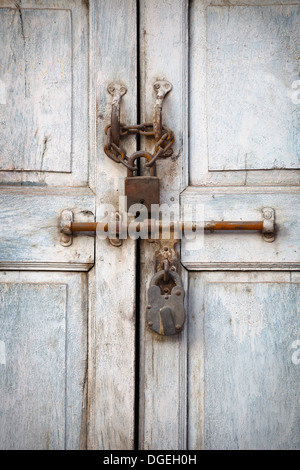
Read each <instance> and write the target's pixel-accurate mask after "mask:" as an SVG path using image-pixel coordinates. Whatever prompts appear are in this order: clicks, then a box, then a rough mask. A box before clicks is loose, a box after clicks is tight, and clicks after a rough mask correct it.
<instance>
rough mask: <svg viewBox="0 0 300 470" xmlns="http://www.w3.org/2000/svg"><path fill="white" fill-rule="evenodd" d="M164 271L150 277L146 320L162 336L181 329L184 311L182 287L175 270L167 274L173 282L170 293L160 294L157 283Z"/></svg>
mask: <svg viewBox="0 0 300 470" xmlns="http://www.w3.org/2000/svg"><path fill="white" fill-rule="evenodd" d="M164 274H165V272H164V271H159V272H158V273H156V274H155V275H154V277H153V278H152V281H151V284H150V287H149V290H148V304H149V305H148V306H147V312H146V320H147V324H148V326H149V328H150V329H151V330H153V331H155V333H158V334H159V335H163V336H173V335H177V334H178V333H180V332H181V331H182V328H183V325H184V322H185V318H186V313H185V308H184V289H183V286H182V281H181V278H180V276H179V274H177V273H176V272H173V271H170V272H169V276H171V277H172V279H173V280H174V282H175V284H176V285H175V287H173V289H172V291H171V294H170V295H165V294H162V292H161V289H160V287H159V286H158V283H159V282H160V281H161V280H162V279H163V278H164Z"/></svg>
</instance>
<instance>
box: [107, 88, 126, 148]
mask: <svg viewBox="0 0 300 470" xmlns="http://www.w3.org/2000/svg"><path fill="white" fill-rule="evenodd" d="M107 91H108V93H109V94H110V95H112V97H113V99H112V105H111V128H110V136H111V141H112V142H113V143H114V144H115V145H117V146H118V147H119V143H120V127H121V126H120V103H121V99H122V96H124V95H125V93H126V92H127V88H126V87H125V86H124V85H122V84H120V83H111V84H110V85H108V87H107Z"/></svg>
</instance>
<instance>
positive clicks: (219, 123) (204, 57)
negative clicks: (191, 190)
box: [189, 0, 300, 186]
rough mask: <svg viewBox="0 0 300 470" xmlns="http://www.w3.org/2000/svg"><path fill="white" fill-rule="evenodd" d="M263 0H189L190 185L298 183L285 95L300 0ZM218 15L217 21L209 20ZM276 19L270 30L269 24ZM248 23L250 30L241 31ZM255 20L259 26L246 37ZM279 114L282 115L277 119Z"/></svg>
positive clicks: (295, 71) (292, 121)
mask: <svg viewBox="0 0 300 470" xmlns="http://www.w3.org/2000/svg"><path fill="white" fill-rule="evenodd" d="M249 4H250V5H251V6H249ZM263 4H264V6H262V2H261V1H260V0H253V1H251V2H249V1H246V0H243V1H240V0H233V1H231V2H230V5H229V4H228V2H227V1H217V0H197V1H193V2H191V8H190V68H189V70H190V95H189V98H190V101H189V104H190V175H189V178H190V184H192V185H203V186H207V185H209V186H229V185H230V186H234V185H245V186H253V185H261V184H263V185H265V186H267V185H276V184H278V185H280V184H281V185H287V186H288V185H293V184H298V183H299V171H298V170H296V168H299V161H298V159H299V151H298V150H297V146H298V137H297V127H298V124H297V122H298V121H297V119H298V117H299V116H298V106H296V105H295V104H293V103H292V99H291V95H292V93H293V89H292V83H293V81H294V80H296V79H297V78H295V77H297V76H299V61H298V60H297V58H296V57H297V54H294V53H293V52H292V51H293V48H295V50H296V49H297V47H298V36H297V31H298V30H297V27H298V26H297V25H298V23H299V7H300V2H298V1H293V2H290V1H280V2H275V1H273V0H267V1H264V2H263ZM290 4H292V5H290ZM264 15H265V16H266V17H265V18H264ZM267 17H269V20H270V21H269V20H267ZM221 18H222V20H221V21H224V24H226V27H225V26H224V28H222V27H219V26H220V25H219V26H216V24H217V22H218V21H219V20H220V19H221ZM263 18H264V19H263ZM276 18H277V19H276ZM227 20H228V24H227ZM215 21H216V22H215ZM276 21H278V23H280V29H279V30H278V31H277V27H275V28H273V26H272V25H274V22H275V23H276ZM233 23H234V25H235V26H234V27H233ZM276 24H277V23H276ZM250 25H252V28H251V31H252V32H251V33H249V34H247V35H246V31H248V30H247V28H248V27H250ZM259 25H261V26H259ZM215 26H216V31H218V33H217V36H218V37H217V36H216V35H215V34H214V31H215V29H214V28H215ZM231 27H233V28H232V29H231ZM255 28H257V31H258V30H259V31H258V32H257V37H255V38H254V37H253V36H252V34H254V35H255V36H256V33H255ZM230 31H233V33H232V37H230V34H231V32H230ZM277 33H278V34H277ZM216 38H217V39H216ZM215 40H217V41H218V44H217V45H216V44H215ZM244 46H246V47H244ZM289 56H290V57H291V58H290V59H288V57H289ZM281 61H283V65H282V66H279V64H280V63H281ZM283 109H284V110H285V111H283ZM266 113H267V114H266ZM283 115H284V116H286V119H284V124H281V125H280V122H281V119H283V118H282V116H283ZM266 116H267V117H266ZM297 116H298V117H297ZM298 120H299V119H298ZM277 126H279V128H277ZM283 149H285V150H284V151H283ZM261 168H268V169H269V171H262V170H260V169H261ZM288 168H290V169H288ZM293 168H294V169H293Z"/></svg>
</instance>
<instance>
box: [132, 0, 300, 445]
mask: <svg viewBox="0 0 300 470" xmlns="http://www.w3.org/2000/svg"><path fill="white" fill-rule="evenodd" d="M162 18H163V20H162ZM299 25H300V2H299V1H295V2H290V1H289V0H287V1H280V2H279V1H278V2H276V1H275V2H274V0H266V1H264V2H263V5H262V2H261V1H260V0H253V1H251V2H249V0H239V1H235V0H233V1H231V2H230V5H229V4H228V2H227V1H225V0H224V1H223V0H194V1H191V2H188V1H187V2H182V1H178V2H172V6H171V5H170V2H169V1H167V0H166V1H160V2H157V1H156V0H153V1H150V2H146V1H145V2H144V1H143V2H141V26H142V28H143V34H142V35H141V36H140V46H141V58H140V63H141V67H142V68H143V69H142V71H143V74H142V83H143V85H144V86H143V90H145V91H143V93H144V94H143V95H142V96H143V100H144V101H142V105H143V106H142V109H143V107H145V110H146V111H147V109H148V105H147V106H144V103H148V96H149V97H151V88H150V82H151V79H152V77H154V76H155V74H157V76H155V78H159V77H164V78H166V79H168V80H170V81H172V83H173V85H174V88H173V90H172V92H171V93H170V94H169V96H168V99H167V100H166V101H168V104H167V103H166V107H165V121H166V122H168V123H169V125H170V127H171V128H172V129H174V130H175V136H176V143H177V145H178V148H177V147H176V148H175V154H174V158H173V162H172V161H163V162H161V163H160V165H158V174H159V176H160V177H161V178H162V185H161V192H162V197H161V199H162V201H163V202H166V203H168V204H170V201H172V202H176V201H177V196H178V194H179V193H180V191H181V196H180V200H181V204H182V205H184V204H188V205H193V206H194V207H195V206H196V205H199V207H201V208H202V214H203V216H204V220H207V221H209V220H220V221H222V220H229V221H230V220H231V221H243V220H253V221H254V220H261V219H262V212H261V211H262V209H263V208H264V207H271V208H273V209H274V210H275V214H276V238H275V241H274V243H267V242H266V241H264V240H263V237H262V235H261V234H260V233H224V232H223V233H222V232H219V233H205V235H204V237H203V239H202V241H203V244H201V243H199V244H198V245H195V246H194V247H191V243H190V242H189V243H188V244H186V243H185V242H183V243H182V246H181V261H182V264H183V266H184V268H185V269H186V270H187V271H185V270H182V271H183V272H182V274H183V277H184V282H185V286H186V307H187V325H186V329H185V331H184V332H183V334H182V335H181V336H180V337H179V338H159V337H158V336H155V335H153V334H151V333H150V332H149V331H147V330H146V331H144V322H145V318H144V317H142V318H143V319H142V324H141V353H142V354H141V383H140V390H141V396H140V408H141V418H140V419H141V429H140V446H141V448H145V449H158V448H159V449H174V450H175V449H184V448H189V449H231V448H232V449H251V448H253V449H260V448H261V449H285V448H286V449H293V448H299V447H300V435H299V419H300V418H299V417H300V409H299V404H298V397H297V394H298V383H299V365H297V364H296V363H295V361H294V360H293V357H294V356H293V354H294V353H295V349H294V347H295V345H296V344H298V341H299V335H300V332H299V328H300V326H299V316H298V310H297V308H298V309H299V307H298V306H297V305H298V303H299V276H298V273H296V272H295V271H298V270H299V261H300V259H299V235H298V233H299V228H298V227H299V188H298V187H297V185H298V184H299V168H300V166H299V137H298V135H299V116H300V107H299V102H298V101H299V100H295V96H296V95H295V85H296V83H295V82H297V80H298V79H299V71H300V69H299V54H298V52H299ZM158 44H162V45H163V46H162V47H159V46H158ZM158 51H159V52H158ZM174 64H177V66H176V71H177V72H178V71H179V70H180V71H181V78H180V79H179V81H178V80H177V79H178V77H177V75H176V73H174V69H173V67H174ZM187 72H188V76H187ZM187 83H188V89H187V88H186V86H187ZM187 96H188V100H187V101H186V97H187ZM171 109H172V110H175V111H173V112H170V111H171ZM187 110H188V111H187ZM146 111H144V112H146ZM178 114H179V115H180V116H178ZM187 116H188V121H189V126H188V130H187ZM178 164H179V167H178ZM180 167H181V168H180ZM181 169H182V171H180V170H181ZM180 173H181V174H180ZM200 214H201V211H200ZM192 248H194V249H192ZM154 252H155V246H153V244H152V245H151V244H147V242H145V243H144V244H142V254H141V262H142V270H141V271H142V276H141V286H142V289H144V292H142V293H141V298H142V301H141V308H142V315H144V312H145V310H146V307H147V298H146V286H147V285H148V283H149V280H150V278H151V276H152V275H153V256H154ZM296 362H297V361H296Z"/></svg>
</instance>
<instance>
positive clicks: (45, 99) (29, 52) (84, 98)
mask: <svg viewBox="0 0 300 470" xmlns="http://www.w3.org/2000/svg"><path fill="white" fill-rule="evenodd" d="M0 28H1V38H2V45H1V48H0V51H1V52H0V54H1V64H0V65H1V67H0V83H1V86H0V88H2V92H1V96H2V95H3V97H4V98H5V99H4V100H3V99H1V104H0V129H1V132H0V135H1V136H0V170H1V173H0V180H1V183H5V184H20V183H21V184H24V185H44V186H45V185H54V186H58V185H70V184H73V185H85V184H87V181H88V164H89V156H88V147H89V141H88V9H87V3H86V2H81V1H80V0H72V1H66V0H55V1H54V0H41V1H39V2H38V3H37V2H36V1H34V0H23V1H20V2H14V1H12V0H1V2H0ZM4 101H5V103H4Z"/></svg>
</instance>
